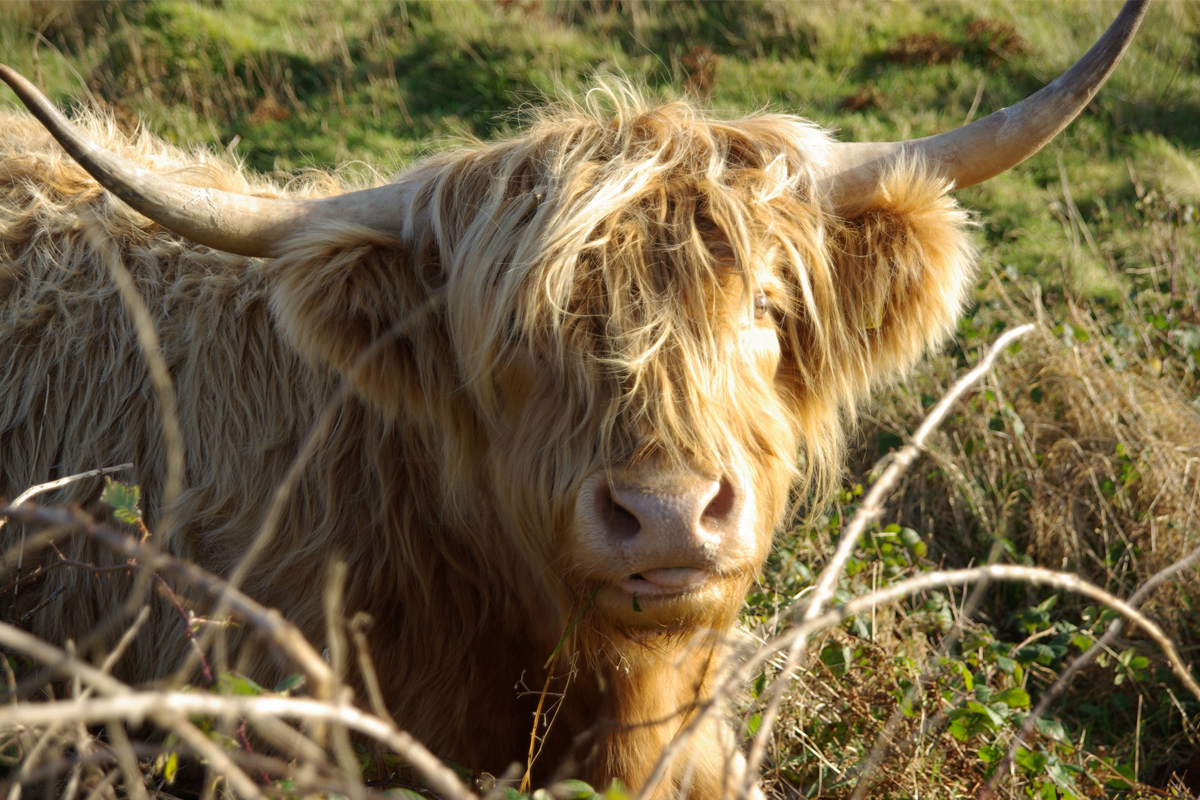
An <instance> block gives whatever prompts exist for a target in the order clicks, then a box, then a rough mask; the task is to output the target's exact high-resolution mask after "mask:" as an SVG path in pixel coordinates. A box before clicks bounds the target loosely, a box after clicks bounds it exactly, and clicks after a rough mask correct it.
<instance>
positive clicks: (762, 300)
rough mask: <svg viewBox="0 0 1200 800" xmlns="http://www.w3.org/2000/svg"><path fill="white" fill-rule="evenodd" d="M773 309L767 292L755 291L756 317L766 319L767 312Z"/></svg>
mask: <svg viewBox="0 0 1200 800" xmlns="http://www.w3.org/2000/svg"><path fill="white" fill-rule="evenodd" d="M770 310H771V304H770V302H768V300H767V296H766V294H764V293H763V292H755V293H754V318H755V319H765V318H766V316H767V312H769V311H770Z"/></svg>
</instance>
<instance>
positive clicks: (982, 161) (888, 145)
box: [823, 0, 1148, 207]
mask: <svg viewBox="0 0 1200 800" xmlns="http://www.w3.org/2000/svg"><path fill="white" fill-rule="evenodd" d="M1147 3H1148V0H1129V1H1128V2H1127V3H1125V6H1124V8H1122V9H1121V13H1120V14H1118V15H1117V18H1116V20H1115V21H1114V22H1113V24H1112V25H1110V26H1109V28H1108V30H1107V31H1105V32H1104V35H1103V36H1101V37H1100V40H1099V41H1097V42H1096V43H1095V44H1094V45H1092V48H1091V49H1090V50H1088V51H1087V53H1086V54H1084V56H1083V58H1081V59H1079V61H1077V62H1075V65H1074V66H1072V67H1071V68H1070V69H1069V70H1067V71H1066V72H1064V73H1063V74H1062V75H1060V76H1058V78H1057V79H1055V80H1054V81H1053V82H1052V83H1050V84H1047V85H1046V86H1044V87H1042V88H1041V89H1040V90H1039V91H1038V92H1037V93H1036V94H1033V95H1031V96H1030V97H1027V98H1025V99H1024V100H1022V101H1021V102H1019V103H1017V104H1016V105H1015V106H1012V107H1011V108H1004V109H1001V110H999V111H997V112H995V113H994V114H990V115H989V116H987V117H984V118H983V119H981V120H979V121H977V122H973V123H971V124H970V125H964V126H963V127H961V128H956V129H955V130H952V131H947V132H946V133H939V134H937V135H936V136H927V137H925V138H924V139H912V140H909V141H905V142H842V143H839V144H836V145H834V149H833V153H832V154H831V157H830V161H829V166H828V168H827V169H826V170H825V172H824V174H823V182H824V185H825V187H826V188H827V189H828V190H829V192H830V194H831V195H832V196H833V198H834V199H835V201H836V202H837V204H838V205H840V206H843V207H846V206H853V205H855V204H856V203H857V202H861V201H865V200H868V199H869V198H870V197H872V196H873V195H874V194H875V192H876V191H877V190H878V186H879V177H880V174H881V173H882V172H883V170H885V169H886V168H887V167H888V165H889V164H891V163H892V162H894V161H895V159H896V158H897V157H899V156H902V155H916V154H923V155H924V156H925V160H926V162H927V163H928V164H930V165H933V166H934V167H935V168H936V169H938V170H939V171H941V172H942V174H944V175H945V176H946V177H947V178H949V179H950V180H952V181H953V182H954V188H956V189H962V188H964V187H966V186H973V185H975V184H977V183H981V182H982V181H986V180H987V179H988V178H991V177H993V176H995V175H999V174H1000V173H1001V172H1003V171H1004V170H1006V169H1009V168H1010V167H1014V166H1016V165H1017V164H1020V163H1021V162H1022V161H1024V160H1025V159H1027V158H1029V157H1030V156H1031V155H1033V154H1034V153H1036V152H1037V151H1038V150H1040V149H1042V147H1043V146H1044V145H1045V144H1046V143H1047V142H1049V141H1050V140H1051V139H1053V138H1054V137H1055V136H1057V135H1058V132H1059V131H1061V130H1062V129H1063V128H1065V127H1066V126H1067V125H1068V124H1070V122H1071V120H1073V119H1075V117H1076V116H1078V115H1079V113H1080V112H1081V111H1083V109H1084V107H1086V106H1087V104H1088V103H1089V102H1091V99H1092V97H1093V96H1094V95H1095V94H1096V92H1097V91H1098V90H1099V89H1100V87H1101V86H1102V85H1103V84H1104V81H1105V80H1106V79H1107V78H1108V76H1109V74H1111V73H1112V71H1113V69H1114V68H1115V67H1116V65H1117V62H1118V61H1120V60H1121V56H1122V55H1123V54H1124V53H1125V49H1126V48H1127V47H1128V46H1129V42H1130V41H1131V40H1132V39H1133V34H1134V32H1136V31H1137V28H1138V24H1139V23H1141V21H1142V17H1143V16H1144V15H1145V13H1146V6H1147Z"/></svg>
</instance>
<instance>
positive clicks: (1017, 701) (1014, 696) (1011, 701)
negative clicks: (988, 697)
mask: <svg viewBox="0 0 1200 800" xmlns="http://www.w3.org/2000/svg"><path fill="white" fill-rule="evenodd" d="M992 702H993V703H996V702H1000V703H1004V704H1005V705H1006V706H1008V707H1009V708H1029V692H1027V691H1025V690H1024V689H1022V688H1021V687H1020V686H1013V687H1012V688H1010V689H1005V690H1004V691H1003V692H998V693H997V694H995V695H993V696H992Z"/></svg>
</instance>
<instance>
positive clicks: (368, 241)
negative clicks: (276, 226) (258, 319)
mask: <svg viewBox="0 0 1200 800" xmlns="http://www.w3.org/2000/svg"><path fill="white" fill-rule="evenodd" d="M269 269H270V270H271V272H272V276H273V283H272V292H271V311H272V313H273V314H274V316H275V319H276V321H277V322H278V324H279V327H280V330H281V332H282V333H283V335H284V337H285V338H286V339H287V341H288V342H289V343H290V344H291V345H292V346H293V347H294V348H295V349H296V351H297V352H298V353H299V354H300V355H301V356H303V357H304V358H305V359H306V360H308V361H309V362H310V363H312V364H314V365H315V366H318V367H322V368H325V367H332V368H333V370H334V371H336V372H337V373H338V374H340V375H341V376H342V377H344V378H345V379H347V380H349V381H350V383H351V384H352V385H353V386H354V388H355V389H356V391H357V392H358V393H359V394H360V395H361V396H363V397H364V398H365V399H366V400H367V401H368V402H370V403H371V404H372V405H374V406H375V407H376V408H378V409H379V410H381V411H383V412H384V413H385V415H387V416H390V417H395V416H398V415H400V414H402V413H405V412H411V411H412V410H413V409H414V408H416V407H418V406H420V405H422V404H423V403H424V401H425V400H426V399H427V398H426V395H427V394H428V393H429V391H430V390H431V386H433V387H435V386H437V385H438V384H439V383H440V381H444V380H445V379H446V377H447V376H446V371H445V370H442V369H439V368H438V366H437V365H435V364H429V363H425V362H426V361H429V359H430V357H431V355H433V354H438V355H441V356H444V355H445V354H446V353H447V352H448V343H447V342H445V341H429V340H431V339H437V338H438V332H439V331H440V330H441V326H437V325H429V324H427V321H426V324H421V321H420V320H417V319H415V318H416V317H417V316H424V315H425V314H428V313H437V311H436V309H435V308H434V306H435V305H436V304H437V299H438V289H439V287H438V281H439V279H440V270H439V269H438V267H437V263H436V253H435V252H434V250H433V248H432V246H431V245H430V244H429V237H423V241H421V242H418V243H417V244H415V245H414V244H409V243H406V242H403V241H401V240H399V239H397V238H395V237H393V236H390V235H388V234H385V233H381V232H379V231H376V230H372V229H369V228H364V227H362V226H359V225H353V224H349V223H345V222H320V223H315V224H313V225H311V226H310V227H309V228H307V229H306V230H305V231H304V232H303V233H300V234H298V235H297V236H295V237H294V238H293V239H292V240H291V241H290V242H289V243H288V245H287V249H286V250H285V251H284V252H283V253H281V254H280V255H279V257H277V258H276V259H275V260H274V261H273V262H272V263H271V264H270V266H269ZM442 338H444V337H442Z"/></svg>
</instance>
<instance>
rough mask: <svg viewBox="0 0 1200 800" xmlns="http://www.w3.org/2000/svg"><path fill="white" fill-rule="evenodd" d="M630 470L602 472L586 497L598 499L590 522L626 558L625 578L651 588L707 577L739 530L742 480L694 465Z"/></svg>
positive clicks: (630, 584)
mask: <svg viewBox="0 0 1200 800" xmlns="http://www.w3.org/2000/svg"><path fill="white" fill-rule="evenodd" d="M630 477H631V476H628V475H627V476H623V478H624V480H620V479H618V480H614V481H612V482H610V481H609V480H608V479H607V478H606V477H605V476H604V475H597V476H596V479H595V480H594V481H592V482H591V485H590V486H589V487H588V496H587V500H585V501H584V502H586V503H588V504H589V505H590V506H591V509H590V510H591V513H590V514H588V515H587V516H588V517H590V524H589V525H587V526H586V527H588V528H590V530H591V533H592V535H593V536H595V539H594V540H593V541H595V542H596V543H597V544H600V546H601V547H602V549H603V550H605V551H607V552H608V553H610V554H611V557H612V558H614V559H615V563H616V564H620V567H619V569H621V570H622V571H623V572H624V575H623V576H622V578H621V580H620V584H621V585H622V586H624V587H625V588H626V590H627V591H631V592H637V593H639V594H642V595H647V594H655V593H674V592H678V591H683V590H686V589H688V588H689V587H692V586H697V585H700V584H702V583H704V582H705V581H706V580H708V579H709V578H710V577H711V576H712V575H713V574H714V571H715V570H719V569H720V566H721V561H722V554H723V551H724V550H726V549H727V548H726V546H725V545H726V544H727V543H728V542H729V541H733V540H737V539H738V538H739V535H738V534H739V531H738V526H739V523H740V520H741V517H742V516H743V514H742V506H743V505H744V501H743V498H742V493H741V492H740V491H739V490H738V487H737V486H736V485H735V484H734V483H733V482H732V481H730V480H729V479H727V478H722V479H720V480H713V479H712V478H707V477H702V476H700V475H696V474H694V473H682V474H680V473H674V474H649V475H647V474H644V473H643V474H641V475H637V476H633V477H634V479H633V480H630V479H629V478H630ZM581 499H582V498H581Z"/></svg>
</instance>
